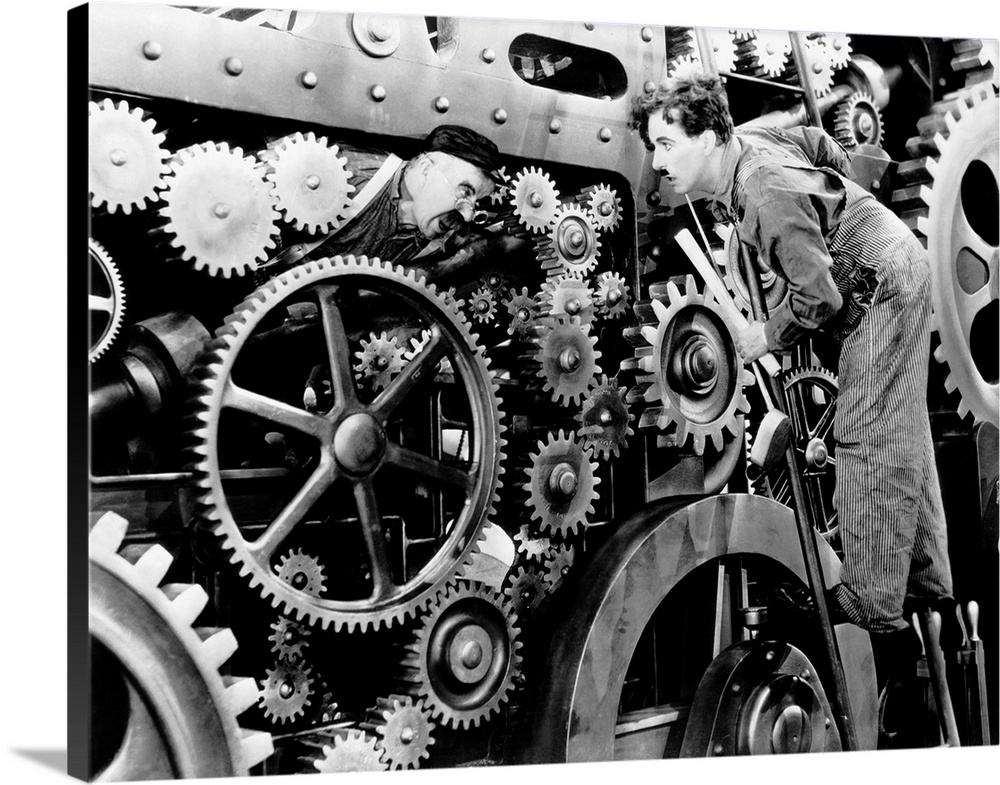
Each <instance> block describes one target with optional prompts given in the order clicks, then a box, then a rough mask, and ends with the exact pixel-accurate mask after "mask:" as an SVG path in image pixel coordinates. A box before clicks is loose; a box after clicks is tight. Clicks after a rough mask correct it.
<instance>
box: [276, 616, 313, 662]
mask: <svg viewBox="0 0 1000 785" xmlns="http://www.w3.org/2000/svg"><path fill="white" fill-rule="evenodd" d="M311 634H312V630H310V629H309V628H308V627H305V626H303V625H301V624H299V623H298V622H297V621H293V620H292V619H289V618H288V617H287V616H282V617H281V618H279V619H278V621H276V622H274V623H273V624H272V625H271V634H270V635H269V636H268V640H269V641H271V652H272V653H274V654H277V655H278V658H279V659H283V660H288V661H289V662H298V661H299V660H300V659H301V658H302V656H303V653H304V650H305V648H306V647H307V646H308V645H309V637H310V635H311Z"/></svg>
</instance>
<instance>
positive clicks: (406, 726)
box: [362, 695, 434, 769]
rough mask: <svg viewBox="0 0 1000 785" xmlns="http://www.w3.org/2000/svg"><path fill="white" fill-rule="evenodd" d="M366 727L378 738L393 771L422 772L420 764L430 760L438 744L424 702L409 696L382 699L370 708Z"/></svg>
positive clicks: (378, 744) (385, 759)
mask: <svg viewBox="0 0 1000 785" xmlns="http://www.w3.org/2000/svg"><path fill="white" fill-rule="evenodd" d="M362 728H364V730H366V731H367V732H369V733H372V734H375V735H377V736H378V739H379V740H378V742H377V743H376V746H377V747H379V748H380V749H381V750H382V751H383V755H382V758H383V760H384V761H385V762H386V763H388V764H389V768H390V769H419V768H420V761H421V759H424V758H429V757H430V749H429V747H430V746H431V745H432V744H433V743H434V737H433V735H432V733H433V731H434V723H433V722H431V714H430V712H429V711H428V710H427V709H425V708H424V705H423V701H416V702H414V700H413V698H412V697H411V696H409V695H390V696H389V697H388V698H379V699H378V703H377V705H376V706H374V707H372V708H370V709H368V721H367V723H365V724H364V725H362Z"/></svg>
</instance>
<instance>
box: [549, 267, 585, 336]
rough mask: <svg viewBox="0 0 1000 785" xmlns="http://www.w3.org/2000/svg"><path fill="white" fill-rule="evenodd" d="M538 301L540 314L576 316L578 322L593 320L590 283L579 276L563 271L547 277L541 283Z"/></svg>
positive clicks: (583, 322)
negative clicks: (560, 273)
mask: <svg viewBox="0 0 1000 785" xmlns="http://www.w3.org/2000/svg"><path fill="white" fill-rule="evenodd" d="M538 301H539V303H540V308H539V312H540V313H541V315H542V316H565V317H567V318H570V317H573V316H576V317H579V319H580V324H590V323H591V322H593V321H594V298H593V294H592V293H591V291H590V284H589V283H588V282H587V281H585V280H583V279H581V278H576V277H574V276H571V275H567V274H565V273H563V274H562V275H557V276H554V277H551V278H549V279H548V280H547V281H545V282H544V283H543V284H542V291H541V293H540V294H539V295H538Z"/></svg>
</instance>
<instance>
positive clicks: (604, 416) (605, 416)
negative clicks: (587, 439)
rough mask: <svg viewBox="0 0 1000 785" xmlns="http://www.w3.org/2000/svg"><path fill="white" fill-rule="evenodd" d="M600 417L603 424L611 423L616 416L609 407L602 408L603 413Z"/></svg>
mask: <svg viewBox="0 0 1000 785" xmlns="http://www.w3.org/2000/svg"><path fill="white" fill-rule="evenodd" d="M598 419H599V420H600V421H601V425H611V422H612V420H614V416H613V415H612V414H611V412H609V411H608V410H607V409H601V414H600V416H599V417H598Z"/></svg>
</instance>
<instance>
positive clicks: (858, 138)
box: [833, 92, 885, 150]
mask: <svg viewBox="0 0 1000 785" xmlns="http://www.w3.org/2000/svg"><path fill="white" fill-rule="evenodd" d="M833 135H834V137H835V138H836V140H837V141H838V142H840V143H841V144H842V145H844V147H846V148H847V149H848V150H853V149H854V148H856V147H858V146H859V145H863V144H873V145H875V146H877V147H881V146H882V139H883V138H884V137H885V123H884V121H883V120H882V113H881V112H880V111H879V109H878V106H877V105H876V104H875V99H874V98H873V97H872V96H871V95H869V94H868V93H866V92H858V93H853V94H852V95H849V96H848V97H847V98H845V99H844V100H843V101H841V102H840V103H839V104H837V108H836V109H835V110H834V120H833Z"/></svg>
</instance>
